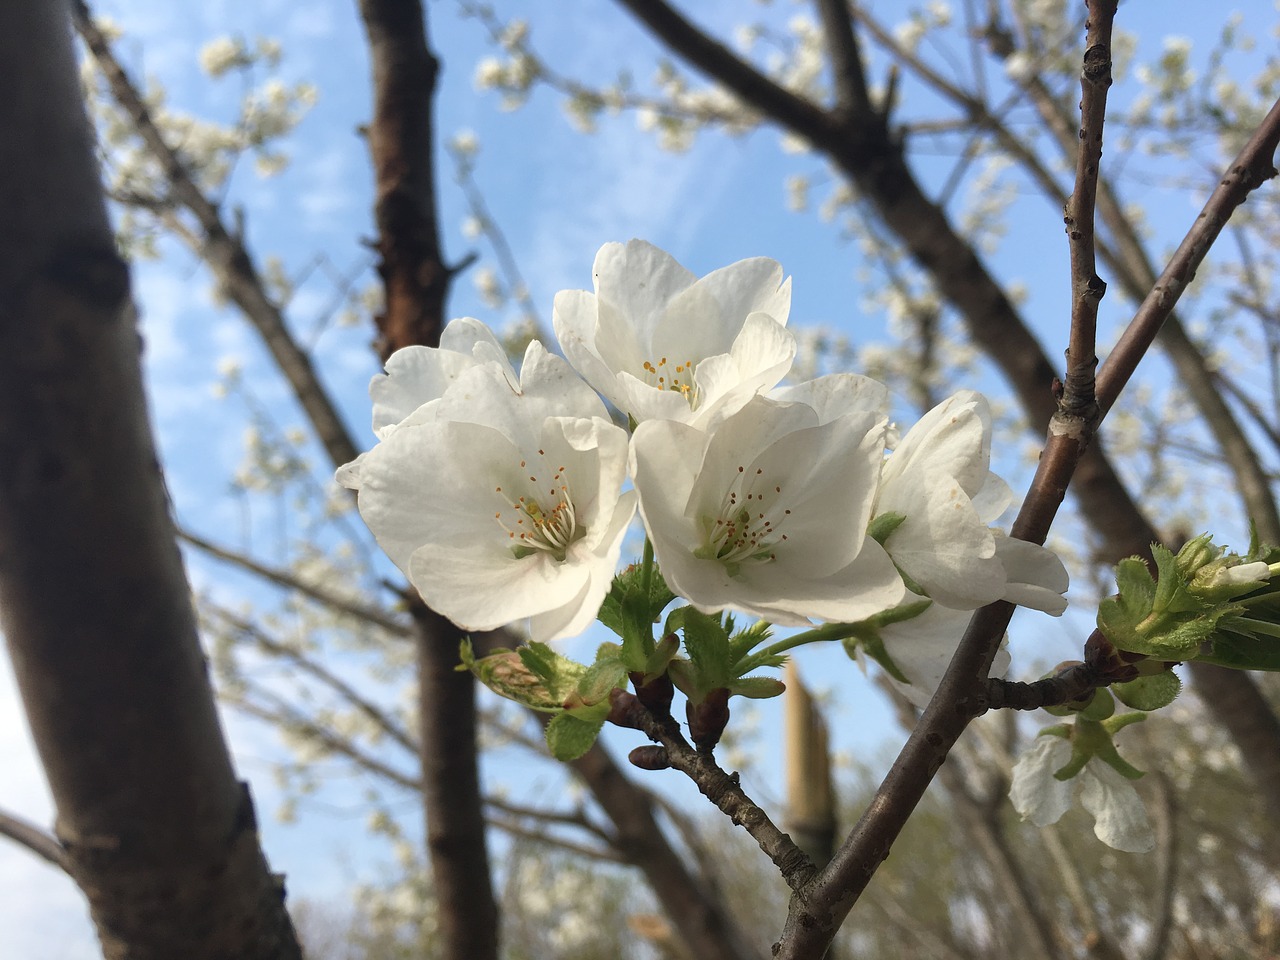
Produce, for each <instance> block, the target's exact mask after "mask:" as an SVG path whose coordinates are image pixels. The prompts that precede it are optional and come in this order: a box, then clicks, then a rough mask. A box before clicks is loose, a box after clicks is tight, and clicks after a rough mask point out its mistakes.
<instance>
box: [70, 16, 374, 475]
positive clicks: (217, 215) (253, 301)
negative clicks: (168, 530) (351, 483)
mask: <svg viewBox="0 0 1280 960" xmlns="http://www.w3.org/2000/svg"><path fill="white" fill-rule="evenodd" d="M71 2H72V8H73V11H74V14H75V25H76V30H77V31H79V33H80V37H81V39H83V40H84V42H85V45H86V46H87V47H88V48H89V52H90V53H91V54H92V56H93V59H94V62H95V63H97V65H98V69H100V70H101V71H102V74H103V76H104V77H106V79H107V85H108V87H109V88H110V90H111V96H112V97H113V98H114V99H115V101H116V103H117V104H118V105H119V106H120V108H121V109H122V110H124V112H125V113H126V114H127V115H128V117H129V120H130V121H131V122H132V123H133V126H134V130H135V131H136V132H137V134H138V136H139V138H141V140H142V142H143V144H144V145H145V146H146V148H147V150H148V151H149V152H150V153H151V155H152V156H153V157H154V158H155V160H156V161H157V162H158V163H159V164H160V168H161V170H163V172H164V176H165V177H166V179H167V180H168V182H169V189H170V191H171V197H172V199H173V200H174V201H175V202H177V203H179V204H181V205H182V206H183V207H184V208H186V209H187V210H188V211H190V213H191V215H192V216H193V217H195V219H196V222H197V223H198V224H199V225H200V229H201V231H202V232H203V236H202V237H201V240H202V244H203V246H202V249H200V250H199V251H198V253H199V255H200V256H201V258H202V259H203V260H204V261H205V263H206V264H208V266H209V269H210V270H211V271H213V274H214V276H215V277H217V279H218V282H219V284H220V285H221V286H222V288H223V289H224V290H225V291H226V293H227V295H228V297H229V298H230V299H231V300H232V301H233V302H234V303H235V304H236V306H238V307H239V308H240V310H241V312H242V313H244V315H245V317H247V318H248V320H249V321H250V323H252V324H253V326H254V328H255V329H256V330H257V331H258V333H259V335H260V336H261V337H262V340H263V343H264V344H265V345H266V347H267V349H268V350H269V351H270V352H271V356H272V358H273V359H274V360H275V362H276V365H277V366H278V367H279V368H280V372H281V373H283V374H284V377H285V379H286V380H288V382H289V386H290V388H291V389H292V390H293V393H294V395H295V396H296V397H297V398H298V403H299V404H300V405H301V406H302V409H303V412H304V413H305V414H306V416H307V419H308V420H309V421H310V423H311V426H312V429H313V430H314V431H315V433H316V436H317V437H318V438H319V439H320V442H321V443H322V444H323V445H324V448H325V451H326V452H327V453H328V455H329V460H330V461H331V462H332V463H333V465H334V466H335V467H340V466H342V464H344V463H349V462H350V461H352V460H354V459H355V458H356V456H357V454H358V453H359V450H358V449H357V447H356V445H355V443H354V441H353V440H352V439H351V434H350V432H349V431H348V430H347V428H346V425H345V424H344V423H343V422H342V418H341V416H339V414H338V411H337V407H335V406H334V404H333V401H332V400H331V399H330V398H329V395H328V392H327V391H326V390H325V388H324V386H323V385H322V384H321V383H320V378H319V376H318V375H317V373H316V371H315V368H314V366H312V363H311V358H310V357H309V356H308V355H307V354H306V353H305V352H304V351H303V350H302V348H301V347H299V346H298V344H297V342H296V340H295V339H294V337H293V335H292V334H291V333H290V332H289V328H288V325H287V324H286V323H285V320H284V315H283V314H282V313H281V311H280V308H279V306H277V305H276V304H275V303H274V302H272V300H271V298H270V297H268V296H267V293H266V287H265V285H264V284H263V282H262V277H261V275H260V274H259V273H258V270H257V268H256V267H255V266H254V263H253V258H252V257H251V256H250V255H249V251H248V250H247V249H245V246H244V243H243V241H242V239H241V237H240V234H239V232H238V231H236V230H229V229H228V228H227V226H226V224H225V223H224V222H223V220H222V214H221V211H220V210H219V209H218V207H217V205H216V204H215V203H213V202H212V201H211V200H209V198H208V197H206V196H205V195H204V193H203V192H202V191H201V190H200V188H199V187H198V186H197V185H196V183H195V180H194V179H192V177H191V174H190V172H189V171H188V170H187V166H186V164H185V162H184V161H183V159H182V157H181V156H180V155H179V153H178V152H177V151H176V150H174V149H173V148H171V147H170V146H169V145H168V143H167V142H166V141H165V139H164V135H163V134H162V133H161V132H160V128H159V127H158V126H157V125H156V123H155V120H154V118H153V117H152V115H151V111H150V109H149V108H148V107H147V105H146V101H145V99H144V98H143V96H142V94H141V93H140V92H139V90H138V87H137V85H136V84H134V82H133V81H132V79H130V77H129V75H128V73H127V72H126V71H125V69H124V67H123V66H122V65H121V64H120V61H119V60H117V59H116V56H115V54H114V53H113V52H112V50H111V45H110V44H109V43H108V42H107V38H106V36H105V35H104V34H103V33H102V31H101V30H99V29H98V27H97V25H96V24H95V23H94V22H93V18H92V16H91V14H90V12H89V8H88V6H87V5H86V4H85V3H84V0H71Z"/></svg>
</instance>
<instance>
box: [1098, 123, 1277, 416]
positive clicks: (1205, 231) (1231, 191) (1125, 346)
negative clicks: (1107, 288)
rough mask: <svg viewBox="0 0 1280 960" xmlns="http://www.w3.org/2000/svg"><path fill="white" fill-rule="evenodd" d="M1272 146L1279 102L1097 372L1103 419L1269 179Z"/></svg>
mask: <svg viewBox="0 0 1280 960" xmlns="http://www.w3.org/2000/svg"><path fill="white" fill-rule="evenodd" d="M1277 144H1280V101H1277V102H1276V103H1275V104H1274V105H1273V106H1272V107H1271V110H1270V111H1269V112H1268V113H1267V115H1266V117H1265V118H1264V119H1263V121H1262V123H1261V124H1260V125H1259V126H1258V129H1257V130H1256V131H1254V133H1253V136H1251V137H1250V138H1249V141H1248V142H1247V143H1246V144H1245V145H1244V147H1243V148H1242V149H1241V151H1240V152H1239V153H1238V154H1237V155H1236V158H1235V159H1234V160H1232V161H1231V164H1230V165H1229V167H1228V168H1227V172H1226V173H1225V174H1224V175H1223V177H1222V179H1221V181H1220V182H1219V183H1218V186H1217V188H1216V189H1215V190H1214V191H1213V194H1212V195H1211V196H1210V197H1209V199H1208V201H1207V202H1206V203H1205V205H1204V208H1203V209H1202V210H1201V211H1200V216H1199V217H1198V218H1197V219H1196V223H1195V225H1194V226H1193V227H1192V228H1191V230H1190V231H1189V232H1188V233H1187V235H1186V237H1184V238H1183V240H1182V243H1180V244H1179V245H1178V249H1177V250H1176V251H1174V254H1173V257H1172V258H1170V260H1169V263H1168V265H1167V266H1166V267H1165V268H1164V272H1163V273H1161V274H1160V276H1159V278H1158V279H1157V280H1156V283H1155V286H1154V287H1153V288H1152V289H1151V292H1150V293H1149V294H1147V297H1146V299H1145V300H1143V301H1142V305H1141V306H1140V307H1139V308H1138V312H1137V313H1136V314H1135V315H1134V318H1133V321H1132V322H1131V323H1130V324H1129V326H1128V327H1127V328H1126V329H1125V331H1124V334H1123V335H1122V336H1121V337H1120V341H1119V343H1117V344H1116V346H1115V349H1114V350H1112V351H1111V353H1110V354H1109V355H1108V357H1107V360H1106V363H1104V364H1103V366H1102V369H1101V370H1100V371H1099V373H1098V406H1099V407H1100V408H1101V410H1102V412H1103V413H1104V414H1105V413H1106V411H1107V410H1110V409H1111V405H1112V404H1114V403H1115V401H1116V398H1117V397H1118V396H1119V395H1120V391H1121V390H1123V389H1124V386H1125V384H1126V383H1128V382H1129V378H1130V377H1131V376H1132V375H1133V371H1134V370H1135V369H1136V368H1137V366H1138V362H1139V360H1141V359H1142V357H1143V355H1144V354H1145V353H1146V351H1147V350H1148V349H1149V348H1150V346H1151V344H1152V342H1153V341H1154V340H1155V337H1156V334H1157V333H1158V332H1159V330H1160V327H1161V326H1162V325H1163V323H1164V321H1165V320H1166V319H1167V318H1168V317H1169V314H1170V313H1171V312H1172V311H1173V306H1174V304H1175V303H1177V301H1178V298H1179V297H1180V296H1181V295H1182V291H1183V290H1185V289H1186V287H1187V284H1189V283H1190V282H1191V280H1192V279H1193V278H1194V277H1195V274H1196V270H1197V269H1199V267H1200V264H1201V263H1202V262H1203V261H1204V258H1205V256H1206V255H1207V254H1208V252H1209V248H1210V247H1211V246H1212V245H1213V242H1214V240H1216V239H1217V238H1218V234H1220V233H1221V232H1222V228H1223V227H1225V226H1226V223H1227V220H1228V218H1229V217H1230V216H1231V214H1232V212H1233V211H1234V210H1235V209H1236V207H1238V206H1239V205H1240V204H1242V203H1244V201H1245V199H1246V198H1247V197H1248V196H1249V194H1250V193H1251V192H1252V191H1253V190H1255V189H1256V188H1257V187H1259V186H1261V185H1262V184H1264V183H1266V182H1267V181H1268V180H1270V179H1271V178H1272V177H1274V176H1275V174H1276V171H1275V167H1274V166H1273V159H1274V157H1275V152H1276V147H1277Z"/></svg>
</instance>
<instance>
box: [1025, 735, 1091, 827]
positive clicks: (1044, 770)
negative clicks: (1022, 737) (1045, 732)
mask: <svg viewBox="0 0 1280 960" xmlns="http://www.w3.org/2000/svg"><path fill="white" fill-rule="evenodd" d="M1070 759H1071V744H1070V743H1069V742H1067V741H1066V740H1065V739H1063V738H1062V737H1053V736H1048V737H1036V740H1035V743H1033V744H1032V745H1031V749H1029V750H1028V751H1027V752H1026V753H1024V754H1023V755H1022V758H1021V759H1020V760H1019V761H1018V762H1017V763H1016V764H1015V765H1014V767H1013V782H1012V783H1011V784H1010V786H1009V800H1010V801H1012V803H1013V808H1014V809H1015V810H1017V811H1018V815H1019V816H1021V817H1022V819H1023V820H1030V821H1031V822H1032V823H1034V824H1035V825H1036V826H1037V827H1047V826H1049V824H1051V823H1057V822H1058V821H1059V820H1061V819H1062V815H1063V814H1064V813H1066V812H1067V811H1068V810H1069V809H1070V808H1071V794H1072V792H1073V791H1074V790H1075V783H1074V782H1073V781H1071V780H1067V781H1062V780H1055V779H1054V776H1053V775H1054V773H1055V772H1056V771H1058V770H1061V769H1062V768H1063V767H1064V766H1066V765H1067V762H1068V761H1069V760H1070Z"/></svg>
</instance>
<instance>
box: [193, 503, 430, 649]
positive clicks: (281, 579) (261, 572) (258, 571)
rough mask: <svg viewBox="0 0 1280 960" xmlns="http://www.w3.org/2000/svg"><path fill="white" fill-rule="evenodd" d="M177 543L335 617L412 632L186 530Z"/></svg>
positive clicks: (373, 611) (379, 613)
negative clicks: (308, 600)
mask: <svg viewBox="0 0 1280 960" xmlns="http://www.w3.org/2000/svg"><path fill="white" fill-rule="evenodd" d="M178 539H179V540H182V541H183V542H185V543H189V544H191V546H193V547H195V548H196V549H197V550H200V551H201V552H203V553H207V554H208V555H209V556H211V557H214V558H215V559H217V560H222V561H223V562H225V563H230V564H233V565H234V566H237V567H240V568H241V569H242V570H247V571H249V572H250V573H252V574H255V575H256V576H259V577H261V578H262V579H264V580H267V581H269V582H271V583H274V584H275V585H276V586H278V587H284V588H285V589H286V590H296V591H297V592H298V593H300V594H302V595H303V596H305V597H309V598H311V599H312V600H314V601H316V603H319V604H321V605H322V606H326V607H329V608H330V609H332V610H336V611H338V612H339V613H345V614H350V615H351V616H353V617H355V618H356V619H357V620H361V621H363V622H365V623H370V624H373V625H374V626H375V627H378V628H379V629H381V630H385V631H387V632H388V633H390V634H393V635H395V636H397V637H408V636H410V635H411V633H412V631H411V630H410V628H409V627H408V626H407V625H406V624H405V623H403V622H402V621H400V620H397V619H395V618H394V617H392V616H390V615H389V614H387V613H386V612H384V611H383V610H380V609H378V608H376V607H372V606H369V605H368V604H363V603H357V602H356V601H354V600H348V599H346V598H344V597H340V596H338V595H336V594H334V593H332V592H330V591H329V590H326V589H325V588H324V587H320V586H317V585H316V584H313V583H307V582H306V581H305V580H303V579H302V578H300V577H298V576H295V575H294V574H293V573H291V572H290V571H288V570H283V569H281V568H279V567H272V566H268V565H267V564H265V563H260V562H259V561H257V560H254V559H253V558H252V557H249V556H246V555H245V554H243V553H237V552H236V551H234V550H228V549H227V548H226V547H220V546H218V545H217V544H215V543H214V542H213V541H211V540H206V539H204V538H203V537H200V536H197V535H196V534H194V533H191V532H190V531H189V530H185V529H182V528H179V529H178Z"/></svg>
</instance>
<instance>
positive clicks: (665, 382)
mask: <svg viewBox="0 0 1280 960" xmlns="http://www.w3.org/2000/svg"><path fill="white" fill-rule="evenodd" d="M643 367H644V375H643V376H642V377H641V378H640V379H642V380H643V381H644V382H645V383H647V384H648V385H649V386H651V387H657V388H658V389H659V390H672V391H675V392H676V393H680V394H683V396H684V398H685V399H686V400H688V401H689V406H690V407H692V408H694V409H697V406H698V400H699V397H698V388H697V385H696V384H695V383H694V382H693V361H692V360H686V361H685V362H684V363H674V364H673V363H671V361H670V360H668V359H667V358H666V357H661V358H659V360H658V362H657V363H654V362H653V361H652V360H646V361H645V362H644V364H643Z"/></svg>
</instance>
